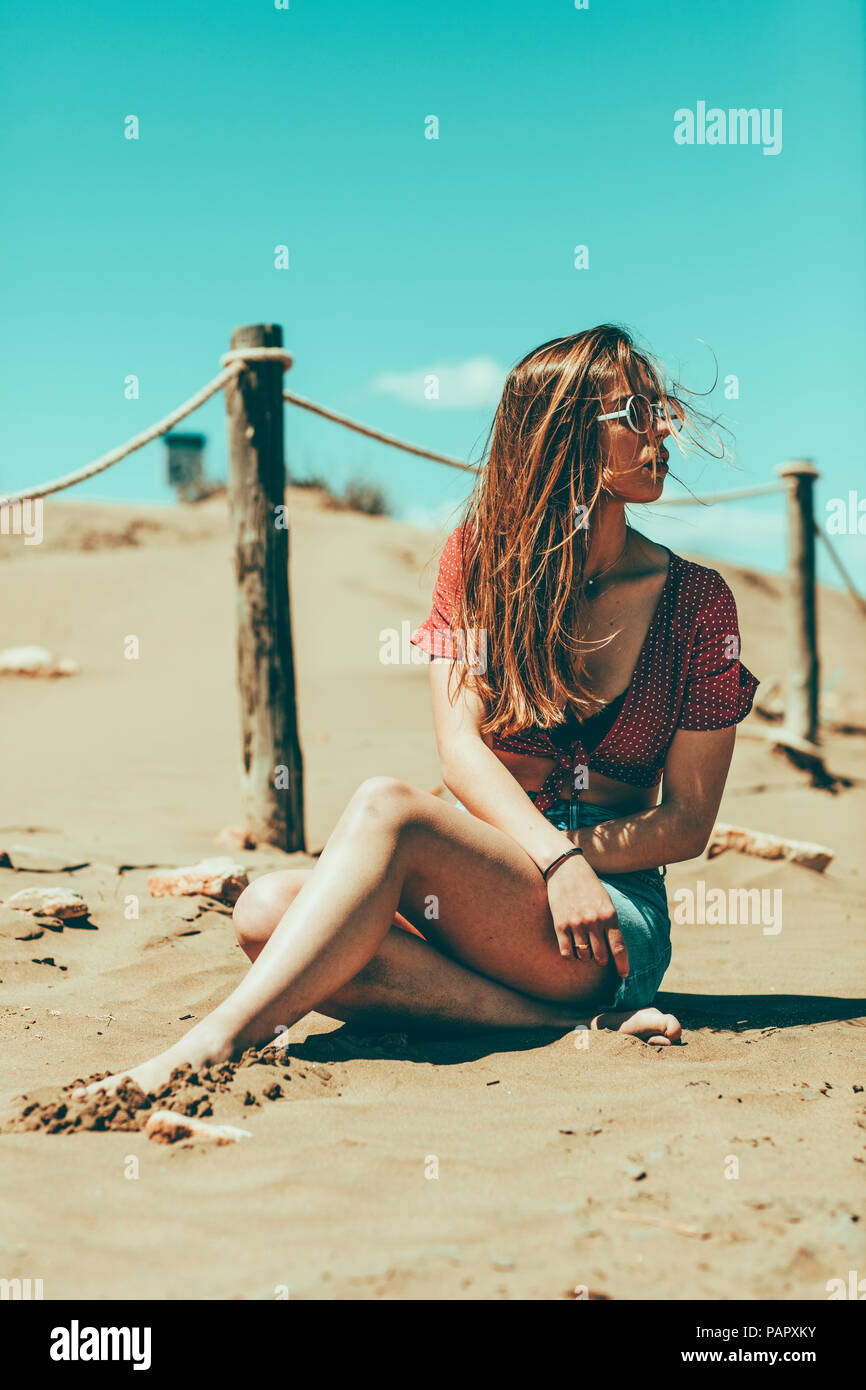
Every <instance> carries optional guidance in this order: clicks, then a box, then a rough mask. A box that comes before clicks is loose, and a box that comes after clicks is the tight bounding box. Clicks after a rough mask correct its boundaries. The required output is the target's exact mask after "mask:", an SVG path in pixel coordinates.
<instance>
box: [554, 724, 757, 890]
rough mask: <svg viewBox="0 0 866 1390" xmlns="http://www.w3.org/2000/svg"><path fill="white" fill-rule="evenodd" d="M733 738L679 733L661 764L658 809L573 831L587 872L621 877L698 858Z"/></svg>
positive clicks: (717, 732)
mask: <svg viewBox="0 0 866 1390" xmlns="http://www.w3.org/2000/svg"><path fill="white" fill-rule="evenodd" d="M735 738H736V725H734V726H732V727H731V728H728V729H707V730H700V731H693V730H690V729H678V730H677V732H676V733H675V734H674V737H673V740H672V742H671V746H670V748H669V749H668V755H667V758H666V760H665V766H664V776H663V780H662V799H661V801H660V803H659V805H658V806H653V807H652V808H651V809H650V810H649V811H639V812H638V813H637V814H636V815H632V816H628V817H625V818H623V819H622V820H609V821H604V822H603V823H602V824H601V825H594V826H585V827H584V828H582V829H581V830H579V831H578V843H579V844H580V847H581V849H582V850H583V852H584V854H585V855H586V858H587V860H588V862H589V863H590V864H591V865H592V867H593V868H594V869H597V870H598V871H599V872H600V873H607V874H624V873H630V872H632V871H633V870H635V869H654V868H655V867H656V866H657V865H659V864H675V863H677V862H678V861H679V860H681V859H693V858H694V857H695V856H696V855H698V854H701V853H702V852H703V851H704V849H705V848H706V844H707V841H708V840H709V838H710V833H711V831H712V828H713V825H714V824H715V820H716V814H717V812H718V809H719V805H720V803H721V800H722V792H723V791H724V789H725V780H726V778H727V775H728V768H729V767H730V764H731V757H732V755H733V751H734V740H735Z"/></svg>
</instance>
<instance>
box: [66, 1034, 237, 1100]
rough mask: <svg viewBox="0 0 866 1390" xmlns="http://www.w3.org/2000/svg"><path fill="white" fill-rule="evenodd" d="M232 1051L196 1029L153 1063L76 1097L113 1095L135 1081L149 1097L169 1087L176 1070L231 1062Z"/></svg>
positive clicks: (118, 1074)
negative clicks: (123, 1086) (99, 1092)
mask: <svg viewBox="0 0 866 1390" xmlns="http://www.w3.org/2000/svg"><path fill="white" fill-rule="evenodd" d="M231 1052H232V1049H231V1046H230V1045H228V1044H225V1043H222V1042H216V1041H214V1039H213V1037H212V1036H211V1037H210V1038H207V1037H205V1035H204V1033H203V1032H202V1033H199V1030H198V1029H197V1028H193V1029H192V1030H191V1031H190V1032H189V1033H187V1035H186V1037H184V1038H181V1039H180V1040H179V1041H178V1042H176V1043H175V1044H174V1046H173V1047H170V1048H168V1049H167V1051H165V1052H160V1053H158V1054H157V1056H156V1057H151V1059H150V1061H148V1062H142V1063H141V1064H140V1065H139V1066H137V1067H132V1068H131V1069H130V1070H129V1071H119V1072H115V1074H114V1075H113V1076H106V1077H104V1078H103V1079H102V1081H95V1082H94V1083H93V1085H91V1086H85V1087H82V1088H81V1089H80V1090H77V1091H74V1092H73V1095H74V1096H75V1097H76V1098H78V1099H81V1098H83V1097H84V1096H90V1095H95V1094H96V1092H97V1091H105V1092H106V1093H107V1094H109V1095H110V1094H111V1093H112V1092H113V1091H116V1090H117V1088H118V1086H119V1085H120V1084H121V1082H124V1081H132V1082H134V1083H135V1085H136V1086H138V1087H140V1088H141V1090H142V1091H143V1092H144V1094H145V1095H146V1096H147V1095H153V1094H155V1093H156V1092H158V1091H161V1090H162V1088H163V1086H165V1085H167V1083H168V1082H169V1081H170V1080H171V1074H172V1072H173V1071H174V1070H175V1068H176V1067H182V1066H184V1065H185V1064H186V1063H189V1064H191V1065H192V1067H193V1069H194V1070H198V1069H199V1068H201V1067H205V1066H208V1065H209V1064H210V1063H217V1064H218V1063H220V1062H225V1061H227V1060H228V1058H229V1057H230V1056H231Z"/></svg>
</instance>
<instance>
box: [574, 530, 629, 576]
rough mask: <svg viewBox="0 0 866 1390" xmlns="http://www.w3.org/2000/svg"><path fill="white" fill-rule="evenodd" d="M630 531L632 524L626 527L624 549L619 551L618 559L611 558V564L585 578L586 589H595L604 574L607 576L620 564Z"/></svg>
mask: <svg viewBox="0 0 866 1390" xmlns="http://www.w3.org/2000/svg"><path fill="white" fill-rule="evenodd" d="M630 533H631V527H630V526H626V528H625V541H624V543H623V547H622V550H621V551H620V552H619V554H618V555H617V557H616V559H615V560H611V562H610V564H609V565H606V566H605V568H604V569H603V570H597V571H596V573H595V574H593V575H590V577H589V579H585V580H584V582H583V587H584V588H585V589H586V590H591V589H594V588H595V586H596V584H597V583H598V581H599V580H600V579H603V578H604V576H605V575H606V574H609V573H610V571H611V570H612V569H613V567H614V565H618V564H619V562H620V560H621V559H622V557H623V555H624V554H625V550H626V546H627V545H628V538H629V535H630Z"/></svg>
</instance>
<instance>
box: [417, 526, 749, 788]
mask: <svg viewBox="0 0 866 1390" xmlns="http://www.w3.org/2000/svg"><path fill="white" fill-rule="evenodd" d="M462 535H463V528H462V527H458V528H457V530H456V531H454V532H452V534H451V535H450V536H449V538H448V540H447V542H446V544H445V548H444V550H443V551H442V557H441V559H440V562H439V574H438V577H437V580H436V586H435V589H434V591H433V606H432V610H431V613H430V616H429V617H428V618H427V620H426V621H425V622H423V623H422V624H421V626H420V627H419V628H417V629H416V630H415V632H413V634H412V638H411V640H412V642H413V643H414V644H415V646H417V647H420V648H421V649H422V650H423V651H425V652H427V653H428V655H430V656H436V657H448V658H452V659H453V658H454V657H455V656H456V655H457V654H458V650H459V648H458V647H457V646H456V643H455V637H457V636H458V634H457V633H456V631H454V630H452V627H451V624H452V623H453V622H454V621H455V616H456V614H455V608H454V604H455V601H456V596H457V594H458V592H459V590H458V585H459V584H460V583H461V580H462ZM458 640H459V639H458ZM739 651H740V634H739V624H738V622H737V606H736V603H735V602H734V596H733V594H732V593H731V590H730V589H729V588H728V585H727V584H726V583H725V581H724V579H723V578H722V576H721V575H720V574H719V573H717V571H716V570H711V569H708V568H707V567H706V566H704V565H697V564H693V563H692V561H690V560H683V559H682V558H681V557H680V556H679V555H674V554H673V552H671V556H670V565H669V568H668V574H667V578H666V580H665V584H664V588H663V589H662V593H661V597H660V599H659V603H658V607H657V608H656V611H655V614H654V616H653V619H652V621H651V623H650V626H649V629H648V631H647V635H646V638H645V640H644V644H643V647H642V648H641V651H640V655H639V656H638V659H637V663H636V665H635V669H634V673H633V675H632V678H631V681H630V682H629V685H628V687H627V689H626V691H625V693H624V697H623V702H622V707H621V708H620V710H619V712H618V714H617V715H616V718H615V719H614V721H613V723H612V725H611V727H610V728H609V729H608V730H607V732H606V733H605V735H604V737H603V738H602V739H601V741H600V742H599V743H597V744H596V746H595V747H594V748H592V750H591V751H590V750H589V749H588V748H587V747H585V746H584V743H583V742H582V740H581V738H580V734H579V732H578V736H577V737H576V738H575V739H574V740H573V741H572V742H571V743H570V745H569V746H566V747H562V746H557V744H556V743H554V741H553V740H552V739H551V736H550V732H549V731H548V730H546V729H538V728H534V729H526V730H523V731H521V732H519V733H514V734H507V735H506V734H494V735H493V737H492V746H493V748H494V749H497V748H498V749H502V750H504V751H510V752H513V753H527V754H530V755H533V756H535V757H543V758H552V759H554V760H555V766H554V767H553V769H552V771H551V773H550V775H549V776H548V777H547V778H546V779H545V782H544V785H543V786H542V788H541V790H540V792H539V793H538V795H537V796H536V797H535V805H536V807H537V808H538V810H539V811H545V810H547V809H548V807H549V806H551V805H552V804H553V802H554V801H555V800H556V799H557V797H558V795H559V790H558V789H559V786H560V784H561V782H562V780H563V775H564V773H566V772H568V771H569V770H570V771H571V773H572V777H571V785H572V787H573V788H575V792H574V793H573V796H576V795H577V788H578V786H579V785H580V784H581V781H582V778H581V772H582V771H585V772H586V773H587V774H588V773H589V772H591V771H598V772H600V773H602V774H603V775H604V776H606V777H611V778H614V779H616V780H617V781H620V782H627V783H629V784H630V785H632V786H636V787H654V786H656V785H657V784H658V782H659V780H660V778H661V774H662V769H663V767H664V761H665V758H666V756H667V752H668V748H669V747H670V744H671V740H672V739H673V736H674V734H675V733H676V731H677V729H725V728H728V727H729V726H730V725H732V724H739V722H740V721H741V720H742V719H745V717H746V715H747V714H748V713H749V710H750V709H751V707H752V700H753V699H754V695H755V691H756V689H757V687H758V681H757V680H756V678H755V677H754V676H753V675H752V673H751V671H748V670H747V669H746V667H745V666H744V665H743V664H742V662H741V661H740V659H739ZM577 729H578V731H579V730H580V725H578V726H577ZM560 742H561V740H560ZM583 784H584V785H585V782H584V783H583Z"/></svg>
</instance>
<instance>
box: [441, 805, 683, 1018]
mask: <svg viewBox="0 0 866 1390" xmlns="http://www.w3.org/2000/svg"><path fill="white" fill-rule="evenodd" d="M529 796H530V798H531V799H533V800H534V798H535V793H532V792H530V793H529ZM457 805H458V807H459V809H460V810H461V811H465V810H466V807H465V806H463V805H462V804H461V803H460V802H459V801H458V802H457ZM570 809H571V807H570V803H569V802H568V801H565V800H559V801H554V803H553V805H552V806H550V807H548V809H547V810H546V811H545V812H543V814H544V817H545V819H546V820H549V821H550V823H551V825H555V826H556V828H557V830H566V831H567V830H568V828H569V812H570ZM621 818H622V817H621V814H620V812H618V811H614V810H611V808H610V807H609V806H595V805H593V804H592V803H591V802H586V801H579V800H578V801H576V802H575V806H574V821H575V822H576V825H575V826H574V828H577V827H580V826H584V825H600V824H601V822H602V821H606V820H619V819H621ZM595 872H596V876H597V877H598V879H599V880H600V881H601V882H602V883H603V884H604V886H605V888H606V890H607V892H608V894H609V895H610V900H611V902H612V903H613V906H614V910H615V912H616V915H617V917H618V918H619V927H620V931H621V932H622V935H623V939H624V941H625V945H626V950H627V951H628V975H626V977H625V979H624V980H623V979H620V981H619V983H618V985H617V986H616V989H615V990H614V992H613V994H612V995H611V997H610V1001H609V1002H607V1003H605V1004H603V1005H601V1006H600V1007H601V1008H603V1009H611V1010H613V1009H643V1008H646V1006H647V1005H648V1004H651V1003H652V1002H653V1000H654V998H655V996H656V993H657V992H658V988H659V985H660V984H661V982H662V977H663V976H664V973H665V971H666V970H667V968H668V965H669V964H670V959H671V919H670V917H669V915H668V901H667V894H666V892H665V884H664V878H665V870H664V868H660V869H637V870H634V871H633V872H632V873H625V874H603V873H599V872H598V870H596V871H595Z"/></svg>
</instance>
